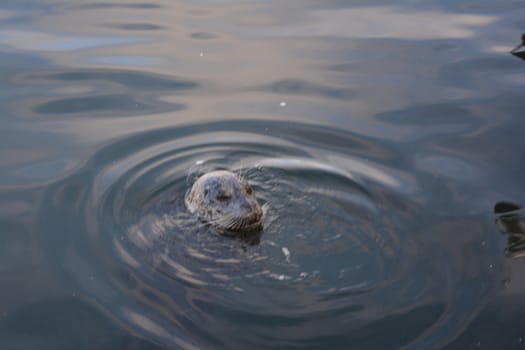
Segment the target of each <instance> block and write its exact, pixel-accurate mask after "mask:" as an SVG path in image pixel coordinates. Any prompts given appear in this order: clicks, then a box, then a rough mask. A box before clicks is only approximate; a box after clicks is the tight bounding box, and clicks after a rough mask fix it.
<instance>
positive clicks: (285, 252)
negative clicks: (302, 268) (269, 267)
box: [281, 247, 290, 262]
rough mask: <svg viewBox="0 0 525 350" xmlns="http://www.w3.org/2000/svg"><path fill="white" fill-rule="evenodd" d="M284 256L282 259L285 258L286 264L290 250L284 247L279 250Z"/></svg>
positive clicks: (288, 260)
mask: <svg viewBox="0 0 525 350" xmlns="http://www.w3.org/2000/svg"><path fill="white" fill-rule="evenodd" d="M281 249H282V251H283V254H284V257H285V258H286V262H290V250H289V249H288V248H286V247H282V248H281Z"/></svg>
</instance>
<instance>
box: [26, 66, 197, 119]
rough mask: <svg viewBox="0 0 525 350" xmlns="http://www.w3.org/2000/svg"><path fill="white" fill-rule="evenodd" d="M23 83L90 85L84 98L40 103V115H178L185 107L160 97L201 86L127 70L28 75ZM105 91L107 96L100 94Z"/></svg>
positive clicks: (38, 105) (83, 94) (83, 95)
mask: <svg viewBox="0 0 525 350" xmlns="http://www.w3.org/2000/svg"><path fill="white" fill-rule="evenodd" d="M24 81H25V82H40V83H47V84H49V85H50V86H54V85H60V86H61V88H64V85H63V84H64V83H68V84H72V83H75V84H76V85H74V86H80V84H86V83H88V82H89V84H90V85H89V88H88V89H87V90H88V91H87V92H88V93H87V94H86V93H80V95H81V96H68V97H66V98H64V97H61V98H58V99H52V100H49V101H46V102H43V103H39V104H37V105H36V106H35V107H34V108H33V111H34V113H36V114H38V115H48V114H49V115H59V114H71V113H82V114H89V115H90V116H96V115H101V116H108V114H112V115H121V116H129V115H137V114H144V113H145V112H149V113H159V112H161V111H171V112H176V111H180V110H183V109H184V108H185V105H184V104H182V103H176V102H165V101H160V100H159V97H160V96H159V94H161V93H162V94H167V93H170V94H174V93H179V92H185V91H188V90H191V89H195V88H197V87H198V86H199V85H198V84H197V83H195V82H192V81H190V80H187V79H180V78H175V77H168V76H160V75H154V74H146V73H143V72H133V71H125V70H79V71H69V72H67V71H66V72H61V73H52V74H47V75H33V76H26V77H24ZM117 87H120V88H121V90H123V91H125V93H120V94H117V93H115V92H116V91H118V88H117ZM73 91H74V90H73ZM95 91H96V92H95ZM103 91H107V92H108V93H107V94H101V92H103ZM60 95H63V94H60Z"/></svg>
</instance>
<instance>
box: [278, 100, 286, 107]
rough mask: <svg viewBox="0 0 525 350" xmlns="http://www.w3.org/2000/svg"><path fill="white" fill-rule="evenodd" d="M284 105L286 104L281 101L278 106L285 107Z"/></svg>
mask: <svg viewBox="0 0 525 350" xmlns="http://www.w3.org/2000/svg"><path fill="white" fill-rule="evenodd" d="M286 104H287V103H286V102H284V101H282V102H281V103H279V106H281V107H286Z"/></svg>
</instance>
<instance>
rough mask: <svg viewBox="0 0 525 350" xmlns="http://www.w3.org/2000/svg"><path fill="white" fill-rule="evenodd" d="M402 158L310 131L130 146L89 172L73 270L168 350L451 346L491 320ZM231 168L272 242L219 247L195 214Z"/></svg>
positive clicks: (177, 133) (216, 128)
mask: <svg viewBox="0 0 525 350" xmlns="http://www.w3.org/2000/svg"><path fill="white" fill-rule="evenodd" d="M400 159H401V156H400V155H398V154H395V153H393V151H392V150H389V149H387V148H385V147H384V146H380V145H378V144H377V143H374V142H373V141H372V140H368V139H365V138H363V137H359V136H356V135H353V134H351V133H348V132H344V131H338V130H333V129H328V128H324V127H319V126H315V125H306V124H297V123H283V122H272V123H269V122H262V121H235V122H220V123H214V124H207V125H204V124H202V125H200V124H199V125H191V126H187V127H179V128H172V129H164V130H158V131H153V132H148V133H140V134H136V135H130V136H128V137H126V138H125V139H123V140H121V141H119V142H117V143H115V144H113V145H110V146H106V147H103V148H102V149H101V150H100V152H98V153H97V154H96V155H95V156H94V157H93V159H92V160H91V161H90V164H91V165H92V166H90V164H88V165H87V166H86V168H89V169H90V171H91V172H92V173H93V175H94V177H93V183H92V184H91V185H90V186H89V194H88V195H87V198H86V203H85V207H84V209H83V212H84V215H85V222H86V226H87V232H86V237H87V239H86V241H87V242H89V244H86V247H84V248H83V250H84V251H83V254H79V255H81V256H83V258H75V257H71V256H70V257H68V258H67V259H68V264H71V265H72V266H74V270H75V271H78V270H79V268H80V267H81V266H87V267H85V269H84V271H86V274H88V275H89V276H91V280H92V281H97V282H98V283H92V284H89V283H87V282H82V283H83V284H84V285H83V289H85V290H91V291H92V294H93V297H94V298H95V299H96V300H97V301H98V302H99V303H100V304H101V305H103V307H105V308H107V310H108V312H111V313H112V314H113V315H114V316H115V317H117V318H118V319H120V320H121V321H122V322H123V323H124V324H126V325H127V326H128V327H129V328H130V329H132V330H133V331H134V332H137V333H138V334H141V335H142V336H144V337H147V338H150V339H151V340H153V341H155V342H158V343H161V344H164V345H166V346H168V347H177V348H187V349H192V348H199V349H203V348H231V349H241V348H253V349H257V348H261V349H262V348H334V347H338V346H339V347H340V345H341V344H343V343H345V341H348V342H352V343H353V344H357V345H356V346H357V348H363V346H365V345H366V346H376V347H382V348H392V347H394V348H397V347H402V346H409V345H411V346H417V345H418V344H419V345H421V344H426V345H428V344H439V342H440V340H439V337H442V336H444V337H448V338H450V337H453V336H454V334H456V332H458V331H460V329H461V327H464V326H465V324H466V323H467V322H468V319H470V316H471V315H472V314H473V313H475V312H476V310H477V307H476V306H473V305H471V306H469V307H465V305H464V303H463V301H462V299H461V298H462V297H464V296H462V295H457V294H455V293H456V292H455V291H454V286H453V284H454V283H456V282H455V281H456V280H457V279H456V277H455V276H453V275H452V273H451V271H455V270H457V266H454V268H452V266H451V265H452V264H454V261H447V258H446V254H447V253H446V252H444V250H443V249H442V248H441V247H440V245H439V243H438V241H437V239H435V238H434V237H432V236H430V235H429V234H426V232H425V229H426V227H427V225H428V222H429V221H428V214H425V212H424V210H422V208H421V207H422V204H421V203H419V202H418V201H417V198H418V197H417V193H418V191H419V183H418V181H417V180H416V179H415V178H413V177H412V176H410V175H409V174H406V173H403V172H401V171H399V170H397V169H396V168H395V167H394V166H392V164H395V162H396V161H400ZM216 169H228V170H230V171H233V172H236V173H238V174H239V175H241V176H243V177H244V178H246V179H247V180H248V181H249V182H250V184H251V185H252V187H253V188H254V191H255V193H256V196H257V198H258V200H259V202H260V203H261V204H262V205H263V206H264V209H265V215H264V219H263V223H264V230H263V232H262V233H261V235H260V236H258V237H248V238H245V239H240V238H229V237H224V236H220V235H218V234H216V233H214V232H213V230H211V229H210V228H208V227H206V225H205V224H204V223H202V222H200V221H199V220H198V219H197V218H195V217H193V216H192V215H191V214H189V213H188V211H187V210H186V208H185V206H184V194H185V193H186V191H187V189H188V188H190V187H191V184H192V183H193V181H195V179H196V178H197V177H198V176H200V175H201V174H203V173H206V172H208V171H211V170H216ZM444 257H445V259H443V258H444ZM77 260H78V261H77ZM457 264H458V265H460V266H461V265H462V262H457ZM72 269H73V268H72ZM454 269H455V270H454ZM477 287H478V288H477V289H476V290H475V291H472V292H471V293H470V294H469V297H470V298H473V300H477V301H478V302H479V301H480V300H482V299H483V297H484V295H485V294H486V293H487V288H486V286H477ZM90 288H91V289H90ZM460 303H461V305H462V309H461V310H460V309H459V308H458V310H459V311H457V312H456V311H455V310H456V308H457V306H458V305H459V304H460ZM115 305H118V307H116V306H115ZM407 325H408V326H407ZM374 334H380V335H381V337H374V336H373V335H374ZM437 335H439V337H438V336H437Z"/></svg>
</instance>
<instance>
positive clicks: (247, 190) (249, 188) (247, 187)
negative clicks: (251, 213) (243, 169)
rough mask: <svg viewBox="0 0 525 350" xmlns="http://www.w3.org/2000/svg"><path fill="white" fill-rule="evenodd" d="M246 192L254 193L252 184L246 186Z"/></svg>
mask: <svg viewBox="0 0 525 350" xmlns="http://www.w3.org/2000/svg"><path fill="white" fill-rule="evenodd" d="M246 193H247V194H252V193H253V190H252V188H251V187H250V186H246Z"/></svg>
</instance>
